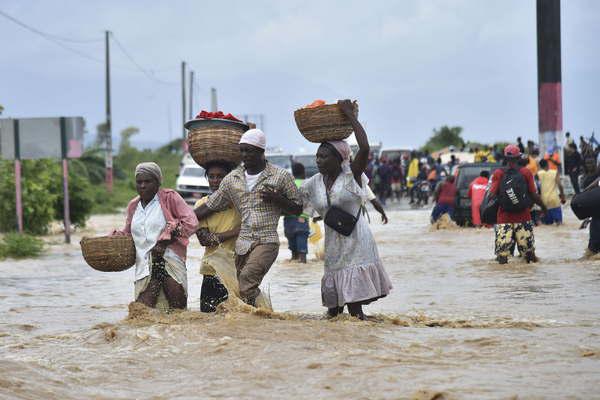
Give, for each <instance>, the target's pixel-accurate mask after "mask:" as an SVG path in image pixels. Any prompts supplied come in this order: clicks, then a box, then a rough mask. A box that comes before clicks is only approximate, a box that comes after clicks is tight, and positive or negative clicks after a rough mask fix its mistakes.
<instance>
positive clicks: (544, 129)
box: [536, 0, 564, 166]
mask: <svg viewBox="0 0 600 400" xmlns="http://www.w3.org/2000/svg"><path fill="white" fill-rule="evenodd" d="M536 10H537V62H538V65H537V69H538V121H539V139H540V150H541V153H542V156H543V154H544V153H545V152H546V150H547V149H548V148H551V147H552V148H554V149H555V151H559V154H560V155H561V158H562V151H560V149H559V146H560V144H561V142H562V140H561V139H562V138H560V136H561V133H562V129H563V120H562V83H561V80H562V79H561V55H560V0H537V7H536ZM561 164H563V166H564V160H562V159H561Z"/></svg>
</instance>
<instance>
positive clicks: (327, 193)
mask: <svg viewBox="0 0 600 400" xmlns="http://www.w3.org/2000/svg"><path fill="white" fill-rule="evenodd" d="M325 195H326V196H327V207H329V208H331V199H330V198H329V190H327V188H325ZM363 208H364V206H363V205H362V204H361V205H360V207H359V208H358V212H357V213H356V220H358V219H359V218H360V213H361V212H362V211H363ZM364 210H365V211H366V208H364Z"/></svg>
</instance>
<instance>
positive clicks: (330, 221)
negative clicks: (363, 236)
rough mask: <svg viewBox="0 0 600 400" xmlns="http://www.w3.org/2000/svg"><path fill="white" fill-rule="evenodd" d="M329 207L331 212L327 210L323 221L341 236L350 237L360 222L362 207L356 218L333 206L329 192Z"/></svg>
mask: <svg viewBox="0 0 600 400" xmlns="http://www.w3.org/2000/svg"><path fill="white" fill-rule="evenodd" d="M327 205H328V206H329V210H327V214H325V218H324V219H323V222H324V223H325V225H327V226H328V227H330V228H331V229H333V230H334V231H336V232H337V233H339V234H342V235H344V236H350V235H351V234H352V231H354V227H355V226H356V223H357V222H358V218H359V217H360V212H361V211H362V207H360V208H359V209H358V213H357V214H356V216H354V215H352V214H350V213H348V212H346V211H344V210H342V209H341V208H339V207H337V206H332V205H331V200H330V199H329V192H327Z"/></svg>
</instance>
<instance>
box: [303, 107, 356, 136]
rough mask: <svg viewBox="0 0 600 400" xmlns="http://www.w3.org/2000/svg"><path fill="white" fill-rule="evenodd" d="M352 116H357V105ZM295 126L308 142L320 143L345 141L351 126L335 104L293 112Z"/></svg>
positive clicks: (350, 131)
mask: <svg viewBox="0 0 600 400" xmlns="http://www.w3.org/2000/svg"><path fill="white" fill-rule="evenodd" d="M352 104H353V105H354V115H355V116H358V104H357V103H356V102H354V103H352ZM294 118H295V119H296V125H297V126H298V130H299V131H300V133H302V136H304V137H305V138H306V140H308V141H309V142H313V143H322V142H327V141H331V140H343V139H346V138H347V137H348V136H350V134H351V133H352V125H351V124H350V121H349V120H348V118H347V117H346V116H345V115H344V114H343V113H342V111H341V110H340V108H339V107H338V105H337V104H325V105H323V106H320V107H315V108H301V109H299V110H296V111H295V112H294Z"/></svg>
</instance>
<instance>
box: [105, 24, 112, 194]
mask: <svg viewBox="0 0 600 400" xmlns="http://www.w3.org/2000/svg"><path fill="white" fill-rule="evenodd" d="M109 38H110V31H106V32H105V47H106V57H105V58H106V157H105V160H104V165H105V167H106V172H105V181H106V189H107V190H108V191H109V192H112V190H113V158H112V150H113V149H112V119H111V115H110V40H109Z"/></svg>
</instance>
